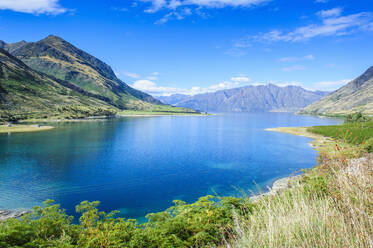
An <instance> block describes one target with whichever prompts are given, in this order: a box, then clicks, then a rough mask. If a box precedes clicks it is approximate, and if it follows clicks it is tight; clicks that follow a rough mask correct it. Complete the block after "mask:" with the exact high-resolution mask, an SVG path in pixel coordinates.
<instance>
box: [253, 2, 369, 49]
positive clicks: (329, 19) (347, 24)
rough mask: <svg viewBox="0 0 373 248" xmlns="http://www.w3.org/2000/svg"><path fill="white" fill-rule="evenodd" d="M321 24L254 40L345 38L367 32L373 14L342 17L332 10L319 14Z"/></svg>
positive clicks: (271, 34) (275, 31) (274, 33)
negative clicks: (355, 33) (354, 33)
mask: <svg viewBox="0 0 373 248" xmlns="http://www.w3.org/2000/svg"><path fill="white" fill-rule="evenodd" d="M317 15H318V16H319V17H320V18H321V23H319V24H310V25H306V26H301V27H298V28H296V29H295V30H293V31H290V32H286V31H282V30H272V31H270V32H268V33H263V34H258V35H256V36H254V37H252V40H255V41H262V42H276V41H286V42H297V41H304V40H309V39H312V38H315V37H319V36H344V35H348V34H351V33H353V32H356V31H359V30H364V29H365V30H366V29H367V27H369V26H370V25H372V14H371V13H368V12H361V13H357V14H351V15H341V9H338V8H336V9H331V10H325V11H321V12H318V13H317Z"/></svg>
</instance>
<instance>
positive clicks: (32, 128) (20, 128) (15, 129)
mask: <svg viewBox="0 0 373 248" xmlns="http://www.w3.org/2000/svg"><path fill="white" fill-rule="evenodd" d="M53 128H54V127H52V126H40V127H39V126H38V125H12V126H10V127H8V126H7V125H0V134H1V133H26V132H39V131H46V130H51V129H53Z"/></svg>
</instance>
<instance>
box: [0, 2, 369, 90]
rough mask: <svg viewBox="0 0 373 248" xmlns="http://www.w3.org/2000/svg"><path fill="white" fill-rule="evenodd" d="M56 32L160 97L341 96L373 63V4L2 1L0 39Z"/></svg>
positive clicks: (30, 38) (31, 37)
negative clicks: (284, 89)
mask: <svg viewBox="0 0 373 248" xmlns="http://www.w3.org/2000/svg"><path fill="white" fill-rule="evenodd" d="M49 34H55V35H58V36H61V37H62V38H64V39H66V40H67V41H69V42H71V43H72V44H74V45H76V46H77V47H79V48H81V49H83V50H85V51H87V52H89V53H91V54H92V55H94V56H96V57H98V58H99V59H101V60H103V61H104V62H106V63H107V64H109V65H110V66H111V67H112V68H113V70H114V71H115V72H116V74H117V75H118V76H119V77H120V78H121V79H123V80H124V81H125V82H127V83H128V84H130V85H133V86H135V87H136V88H138V89H141V90H144V91H147V92H149V93H151V94H155V95H162V94H171V93H187V94H196V93H202V92H208V91H215V90H218V89H226V88H231V87H237V86H244V85H250V84H251V85H256V84H262V83H275V84H278V85H286V84H297V85H302V86H304V87H306V88H308V89H320V90H334V89H337V88H338V87H340V86H341V85H343V84H345V83H346V82H347V81H348V80H350V79H353V78H355V77H357V76H358V75H360V74H361V73H363V72H364V71H365V70H366V69H368V67H370V66H372V65H373V60H372V57H373V56H372V55H373V0H356V1H351V0H349V1H347V0H300V1H290V0H79V1H77V0H59V1H58V0H16V1H15V0H0V39H2V40H4V41H6V42H16V41H20V40H26V41H37V40H40V39H42V38H44V37H46V36H47V35H49Z"/></svg>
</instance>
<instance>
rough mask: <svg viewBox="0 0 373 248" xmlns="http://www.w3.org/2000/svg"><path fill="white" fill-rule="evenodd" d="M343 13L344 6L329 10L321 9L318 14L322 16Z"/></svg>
mask: <svg viewBox="0 0 373 248" xmlns="http://www.w3.org/2000/svg"><path fill="white" fill-rule="evenodd" d="M341 13H342V8H334V9H328V10H321V11H319V12H317V15H318V16H320V17H321V18H326V17H332V16H340V15H341Z"/></svg>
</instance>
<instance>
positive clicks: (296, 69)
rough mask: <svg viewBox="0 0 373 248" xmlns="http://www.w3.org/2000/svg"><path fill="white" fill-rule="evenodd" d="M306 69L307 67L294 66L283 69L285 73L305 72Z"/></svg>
mask: <svg viewBox="0 0 373 248" xmlns="http://www.w3.org/2000/svg"><path fill="white" fill-rule="evenodd" d="M306 69H307V67H305V66H304V65H293V66H289V67H284V68H282V70H283V71H285V72H293V71H304V70H306Z"/></svg>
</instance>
